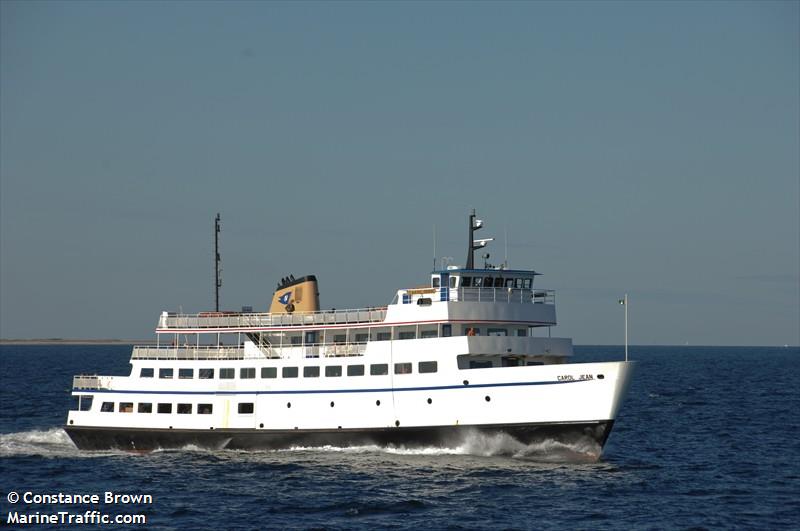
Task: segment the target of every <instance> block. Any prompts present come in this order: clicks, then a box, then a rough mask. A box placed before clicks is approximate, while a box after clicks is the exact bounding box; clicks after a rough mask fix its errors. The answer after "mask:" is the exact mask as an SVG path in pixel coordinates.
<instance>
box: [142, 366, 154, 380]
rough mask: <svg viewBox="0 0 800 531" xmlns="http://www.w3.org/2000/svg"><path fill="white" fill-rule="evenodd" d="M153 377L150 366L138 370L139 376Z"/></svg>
mask: <svg viewBox="0 0 800 531" xmlns="http://www.w3.org/2000/svg"><path fill="white" fill-rule="evenodd" d="M152 377H153V369H152V367H148V368H143V369H142V370H141V371H139V378H152Z"/></svg>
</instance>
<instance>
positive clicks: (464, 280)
mask: <svg viewBox="0 0 800 531" xmlns="http://www.w3.org/2000/svg"><path fill="white" fill-rule="evenodd" d="M470 286H472V277H461V287H462V288H468V287H470Z"/></svg>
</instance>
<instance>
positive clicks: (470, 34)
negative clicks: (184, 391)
mask: <svg viewBox="0 0 800 531" xmlns="http://www.w3.org/2000/svg"><path fill="white" fill-rule="evenodd" d="M473 208H474V209H476V210H477V213H478V216H479V217H480V218H481V219H483V220H485V224H486V225H485V228H484V229H483V230H482V231H481V232H480V233H479V234H480V236H481V237H492V236H494V237H495V238H496V240H495V242H494V243H493V244H491V245H490V247H489V249H488V250H489V252H490V253H491V254H492V259H491V260H490V261H493V262H501V261H502V260H503V258H505V256H506V248H507V256H508V261H509V264H510V266H511V267H513V268H519V269H528V268H531V269H535V270H536V271H539V272H541V273H543V276H542V277H538V278H537V283H538V285H539V286H540V287H542V288H550V289H554V290H556V302H557V312H558V319H559V325H558V327H556V328H555V329H553V335H554V336H560V337H572V338H573V340H574V342H575V343H576V344H621V343H622V341H623V311H622V308H621V307H620V306H619V305H618V303H617V301H618V299H619V298H621V297H622V296H623V295H624V294H625V293H627V294H628V296H629V300H630V303H629V306H628V309H629V327H630V341H631V343H633V344H640V345H656V344H666V345H684V344H690V345H784V344H789V345H798V343H800V324H799V323H800V309H799V308H800V3H798V2H796V1H795V2H769V1H765V2H744V1H738V2H724V1H714V2H699V1H698V2H672V1H670V2H619V3H618V2H595V1H593V2H577V1H576V2H555V3H550V2H509V3H505V2H486V3H484V2H465V3H460V2H441V3H437V2H397V3H394V2H352V3H351V2H321V3H316V2H297V3H281V2H210V1H209V2H189V1H187V2H14V1H8V0H6V1H2V2H0V338H5V339H10V338H50V337H62V338H126V339H147V338H151V337H153V330H154V328H155V325H156V321H157V318H158V315H159V313H160V312H161V311H162V310H168V311H184V312H198V311H204V310H208V309H213V306H214V292H213V261H212V253H213V233H212V228H213V219H214V216H215V215H216V214H217V213H220V215H221V218H222V232H221V234H220V238H221V239H220V248H221V255H222V267H223V273H222V278H223V286H222V289H221V294H220V298H221V306H222V309H227V310H238V309H240V308H241V307H242V306H243V305H250V306H253V308H254V309H255V310H256V311H258V310H261V311H266V308H267V307H268V305H269V302H270V299H271V295H272V291H273V289H274V287H275V284H276V282H277V281H278V280H279V279H280V278H281V277H283V276H285V275H287V274H289V273H292V274H294V275H295V276H297V277H299V276H301V275H307V274H315V275H317V277H318V279H319V283H320V284H319V288H320V298H321V304H322V306H323V307H324V308H331V307H335V308H339V309H342V308H354V307H361V306H378V305H383V304H388V303H389V302H390V301H391V299H392V297H393V296H394V294H395V292H396V290H397V289H399V288H403V287H411V286H416V285H420V284H425V283H427V282H429V273H430V270H431V268H432V265H433V263H434V249H433V240H434V233H435V234H436V256H437V262H438V263H441V259H442V258H443V257H452V258H453V261H452V263H454V264H461V265H463V264H464V263H465V259H466V240H467V216H468V215H469V212H470V210H471V209H473Z"/></svg>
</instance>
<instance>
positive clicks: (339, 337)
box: [333, 334, 347, 345]
mask: <svg viewBox="0 0 800 531" xmlns="http://www.w3.org/2000/svg"><path fill="white" fill-rule="evenodd" d="M333 343H334V344H335V345H344V344H345V343H347V335H346V334H336V335H335V336H333Z"/></svg>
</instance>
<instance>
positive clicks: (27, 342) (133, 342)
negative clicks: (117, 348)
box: [0, 338, 155, 345]
mask: <svg viewBox="0 0 800 531" xmlns="http://www.w3.org/2000/svg"><path fill="white" fill-rule="evenodd" d="M150 344H155V341H153V340H152V339H62V338H48V339H0V345H150Z"/></svg>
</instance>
